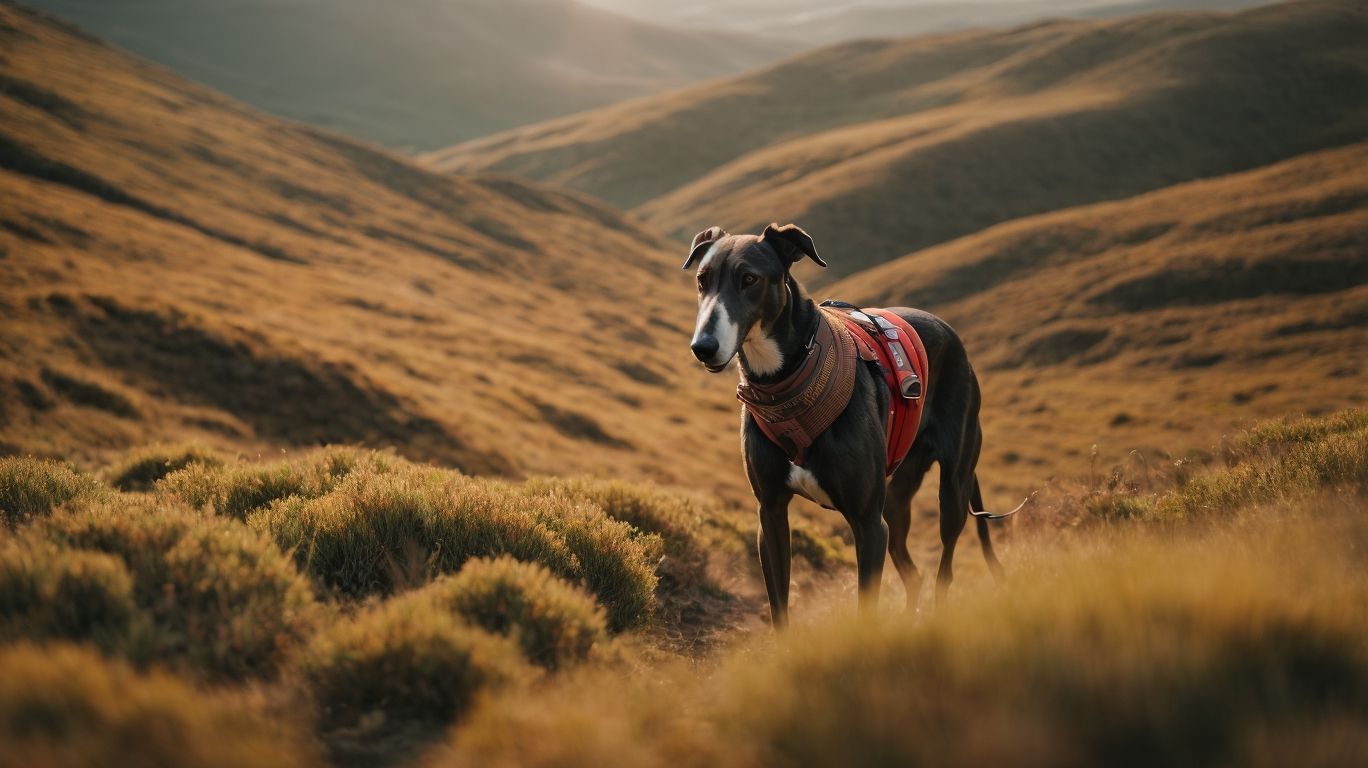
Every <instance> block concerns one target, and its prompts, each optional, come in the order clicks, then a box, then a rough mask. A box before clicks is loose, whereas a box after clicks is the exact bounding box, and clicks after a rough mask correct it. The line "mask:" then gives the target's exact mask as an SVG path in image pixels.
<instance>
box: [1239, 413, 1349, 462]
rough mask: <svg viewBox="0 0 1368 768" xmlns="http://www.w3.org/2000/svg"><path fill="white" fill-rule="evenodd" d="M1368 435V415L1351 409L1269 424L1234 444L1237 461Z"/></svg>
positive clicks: (1268, 422) (1262, 424)
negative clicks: (1254, 454) (1257, 454)
mask: <svg viewBox="0 0 1368 768" xmlns="http://www.w3.org/2000/svg"><path fill="white" fill-rule="evenodd" d="M1365 431H1368V411H1361V410H1357V409H1353V408H1351V409H1349V410H1346V411H1340V412H1338V413H1334V414H1331V415H1329V416H1321V417H1318V418H1306V417H1302V418H1291V419H1283V420H1281V421H1266V422H1263V423H1261V424H1258V425H1256V426H1255V427H1253V428H1252V429H1250V430H1249V431H1248V432H1247V433H1245V434H1244V435H1243V436H1242V437H1241V438H1240V439H1239V440H1238V441H1236V444H1235V451H1234V454H1235V457H1236V458H1238V457H1240V456H1242V455H1245V454H1248V453H1250V452H1253V451H1277V450H1281V449H1286V448H1289V447H1292V446H1296V445H1302V444H1306V443H1314V442H1317V441H1320V440H1322V439H1324V438H1326V437H1329V436H1331V435H1347V434H1352V433H1355V432H1357V433H1363V432H1365Z"/></svg>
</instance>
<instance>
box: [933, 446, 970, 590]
mask: <svg viewBox="0 0 1368 768" xmlns="http://www.w3.org/2000/svg"><path fill="white" fill-rule="evenodd" d="M940 472H941V481H940V539H941V558H940V566H939V567H938V568H937V569H936V604H937V605H939V604H941V603H942V602H943V601H944V600H945V595H946V593H947V592H949V591H950V584H951V582H953V581H954V580H955V573H954V570H955V569H954V561H955V544H957V543H958V542H959V537H960V534H961V533H962V532H963V531H964V523H965V522H966V521H967V520H968V519H969V487H968V483H967V482H965V479H964V478H963V477H961V475H962V474H963V473H962V471H960V469H959V465H958V464H956V463H955V462H953V461H946V460H942V461H941V468H940Z"/></svg>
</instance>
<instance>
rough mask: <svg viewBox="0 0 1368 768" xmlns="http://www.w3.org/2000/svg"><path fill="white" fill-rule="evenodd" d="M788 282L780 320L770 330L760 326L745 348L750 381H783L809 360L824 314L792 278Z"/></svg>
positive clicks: (744, 364) (743, 355)
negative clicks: (820, 316) (814, 336)
mask: <svg viewBox="0 0 1368 768" xmlns="http://www.w3.org/2000/svg"><path fill="white" fill-rule="evenodd" d="M784 282H785V290H787V291H788V295H787V300H786V301H785V302H784V308H783V310H782V311H781V312H780V313H779V317H777V318H775V320H774V322H773V323H771V324H769V325H768V326H767V327H762V326H764V324H763V323H756V324H755V326H754V327H752V328H751V330H750V333H748V334H746V338H745V340H744V341H743V342H742V344H741V353H740V358H741V368H742V370H743V372H744V373H745V377H746V379H747V380H748V381H754V382H759V383H770V382H775V381H783V380H784V379H786V378H788V377H789V376H792V375H793V374H794V372H796V371H797V370H798V369H799V368H801V367H802V366H803V363H804V362H805V361H806V360H807V354H808V343H809V342H810V341H812V336H813V334H814V333H815V332H816V330H817V322H818V320H819V318H818V313H819V312H820V311H821V310H819V309H817V305H816V304H815V303H813V301H812V299H811V298H809V297H808V295H807V292H806V291H804V290H803V287H802V286H801V285H799V284H798V281H797V280H794V279H793V276H792V275H785V276H784Z"/></svg>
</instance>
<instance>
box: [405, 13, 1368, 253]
mask: <svg viewBox="0 0 1368 768" xmlns="http://www.w3.org/2000/svg"><path fill="white" fill-rule="evenodd" d="M1366 32H1368V12H1365V10H1364V8H1363V7H1362V5H1361V4H1359V3H1353V2H1347V1H1346V0H1308V1H1307V2H1297V3H1289V4H1283V5H1276V6H1270V7H1266V8H1259V9H1255V10H1251V11H1247V12H1244V13H1240V14H1236V15H1224V14H1160V15H1152V16H1142V17H1137V18H1130V19H1122V20H1112V21H1089V22H1050V23H1042V24H1036V25H1032V26H1028V27H1023V28H1020V29H1016V30H1011V31H1007V32H965V33H957V34H950V35H944V36H937V37H922V38H911V39H906V40H896V41H862V42H857V43H850V44H846V45H840V46H834V47H831V48H826V49H823V50H820V51H817V52H815V53H812V54H809V55H806V56H803V57H800V58H798V59H795V60H792V61H789V62H785V63H783V64H780V65H778V66H775V67H773V68H770V69H768V70H764V71H761V72H758V73H753V74H748V75H744V76H740V77H736V78H732V79H728V80H724V81H720V82H714V83H707V84H704V85H700V86H696V87H693V88H689V89H686V90H683V91H679V92H676V93H669V94H663V95H660V96H656V97H651V98H646V99H641V100H637V101H634V102H627V103H624V104H619V105H614V106H612V107H608V108H606V109H603V110H597V111H594V112H589V113H586V114H584V115H577V116H574V117H570V118H564V119H561V120H558V121H553V122H549V123H545V124H541V125H536V126H529V127H526V128H522V129H519V130H516V131H512V132H508V133H504V134H500V135H496V136H492V137H487V138H484V139H480V140H478V141H475V142H470V143H467V144H465V145H461V146H457V147H455V148H452V149H449V150H445V151H443V152H439V153H434V154H433V155H431V156H429V158H428V160H429V161H430V162H431V163H432V164H433V165H434V166H435V167H437V168H442V169H446V170H451V171H462V172H472V171H481V170H489V169H497V170H500V171H508V172H515V173H518V174H521V175H525V176H529V177H532V178H537V179H546V180H551V181H554V182H557V183H559V184H563V185H566V186H570V187H573V188H576V189H580V190H584V191H588V192H590V193H592V194H595V195H598V196H601V197H603V198H605V199H607V200H609V201H612V202H615V203H618V204H622V205H624V206H632V207H635V209H636V212H637V213H638V214H639V215H641V216H643V217H644V218H645V219H646V220H648V221H649V222H651V223H654V224H656V225H659V226H661V227H663V228H664V229H665V230H666V231H669V232H670V233H672V234H675V235H683V234H692V233H693V232H694V231H697V230H698V229H700V228H702V227H703V226H706V225H709V224H714V223H716V224H722V225H724V226H727V227H728V228H730V229H732V230H733V231H739V230H749V229H754V228H756V227H757V226H760V225H763V224H764V223H766V222H769V221H771V220H785V221H790V220H791V221H797V222H799V223H801V224H803V225H804V226H805V227H807V228H808V229H809V230H810V231H813V232H814V233H815V234H816V235H817V236H818V238H819V240H820V241H821V242H824V243H826V251H825V255H826V256H827V257H828V260H830V261H832V263H833V273H832V276H841V275H846V274H851V273H854V272H856V271H858V270H859V269H861V268H864V267H868V266H871V265H873V264H877V263H880V262H882V261H885V260H887V259H890V258H893V257H895V256H897V255H899V254H902V253H906V252H908V251H909V250H914V249H917V248H921V247H925V246H928V245H931V244H934V243H938V242H943V241H946V240H949V239H952V238H954V237H957V236H960V235H965V234H968V233H971V232H974V231H977V230H979V229H982V228H983V227H986V226H989V225H992V224H994V223H998V222H1001V221H1005V220H1009V219H1013V218H1017V217H1020V216H1024V215H1030V214H1035V213H1041V212H1044V211H1049V210H1055V209H1058V208H1062V207H1068V206H1072V205H1080V204H1085V203H1090V202H1096V201H1100V200H1105V199H1114V198H1120V197H1125V196H1128V195H1134V194H1137V193H1141V192H1144V191H1148V190H1152V189H1156V188H1159V187H1163V186H1167V185H1170V184H1173V183H1177V182H1181V181H1185V180H1190V179H1194V178H1201V177H1207V176H1212V175H1217V174H1221V173H1229V172H1234V171H1239V170H1246V169H1250V168H1255V167H1258V166H1261V165H1265V164H1268V163H1271V162H1275V161H1277V160H1280V159H1284V158H1286V157H1289V156H1292V155H1295V154H1298V153H1301V152H1306V151H1310V150H1315V149H1319V148H1324V147H1329V146H1335V145H1339V144H1344V143H1347V142H1350V141H1353V140H1356V139H1358V138H1360V137H1362V136H1363V135H1364V131H1365V127H1368V110H1365V109H1364V107H1363V103H1362V99H1361V97H1360V94H1362V93H1363V92H1364V90H1365V89H1368V57H1365V56H1364V54H1363V52H1362V47H1361V46H1360V45H1359V41H1360V40H1361V39H1362V38H1363V37H1364V34H1365V33H1366Z"/></svg>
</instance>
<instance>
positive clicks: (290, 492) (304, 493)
mask: <svg viewBox="0 0 1368 768" xmlns="http://www.w3.org/2000/svg"><path fill="white" fill-rule="evenodd" d="M407 466H411V465H409V464H408V463H407V462H405V461H403V460H402V459H398V458H396V457H395V456H393V455H392V454H389V453H385V452H380V451H372V450H367V449H363V448H350V447H345V446H338V447H328V448H321V449H319V450H317V451H312V452H309V453H306V454H303V455H302V456H300V457H298V458H295V459H291V460H288V461H277V462H271V463H265V464H260V463H249V462H238V463H235V464H228V465H214V464H208V463H195V464H190V465H189V466H187V467H186V468H185V469H182V470H180V471H177V472H172V473H171V474H169V475H167V476H166V477H165V478H163V479H162V480H160V481H158V482H157V484H156V490H157V492H158V493H159V494H161V495H163V496H167V497H170V498H173V499H176V500H179V501H182V502H185V503H186V504H188V505H190V506H191V507H194V508H195V509H204V508H209V509H212V510H213V511H214V512H216V513H218V514H220V515H226V516H228V517H233V518H237V519H239V520H243V519H246V518H247V516H248V515H249V514H251V513H252V512H254V511H257V510H260V509H265V508H266V507H268V506H270V505H271V503H272V502H275V501H279V500H281V499H285V498H289V497H291V496H297V497H300V498H304V499H316V498H318V497H320V496H323V495H325V494H327V493H329V492H331V491H332V490H333V489H334V488H336V487H337V485H338V483H340V482H341V481H342V479H343V478H345V477H347V476H348V475H350V474H351V473H353V472H355V471H357V470H359V469H362V468H365V469H366V470H367V471H369V472H371V473H372V474H384V473H386V472H389V471H392V470H394V469H396V468H398V467H407Z"/></svg>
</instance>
